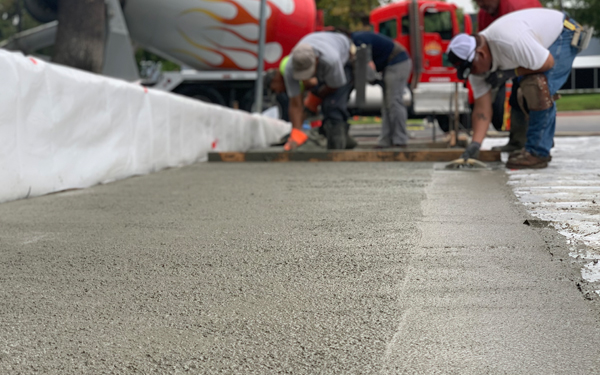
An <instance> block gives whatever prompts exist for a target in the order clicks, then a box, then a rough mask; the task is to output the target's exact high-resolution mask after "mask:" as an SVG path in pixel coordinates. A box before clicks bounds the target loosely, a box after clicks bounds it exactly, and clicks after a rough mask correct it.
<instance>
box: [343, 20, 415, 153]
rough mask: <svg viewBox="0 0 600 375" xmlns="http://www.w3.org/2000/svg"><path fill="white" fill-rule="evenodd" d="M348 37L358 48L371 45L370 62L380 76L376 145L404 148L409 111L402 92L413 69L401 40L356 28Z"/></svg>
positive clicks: (406, 139) (406, 138)
mask: <svg viewBox="0 0 600 375" xmlns="http://www.w3.org/2000/svg"><path fill="white" fill-rule="evenodd" d="M351 37H352V41H353V42H354V44H355V45H356V46H357V47H360V46H371V52H372V58H373V60H372V61H371V63H370V65H371V67H372V68H374V69H375V70H376V71H377V72H381V73H382V75H383V84H382V86H383V107H382V108H381V112H382V126H381V135H380V136H379V139H378V141H377V146H376V147H377V148H389V147H406V145H407V143H408V133H407V132H406V120H407V117H408V113H407V110H406V106H405V105H404V102H403V100H402V95H403V93H404V88H405V87H406V84H407V83H408V78H409V76H410V73H411V71H412V60H411V59H410V56H409V55H408V52H407V51H406V49H405V48H404V47H403V46H402V45H401V44H400V43H398V42H396V41H395V40H393V39H391V38H389V37H387V36H385V35H381V34H375V33H373V32H370V31H357V32H355V33H352V34H351Z"/></svg>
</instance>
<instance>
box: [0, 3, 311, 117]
mask: <svg viewBox="0 0 600 375" xmlns="http://www.w3.org/2000/svg"><path fill="white" fill-rule="evenodd" d="M57 3H58V0H24V4H25V7H26V9H27V10H28V11H29V13H30V14H31V15H32V16H33V17H34V18H35V19H37V20H38V21H40V22H44V24H43V25H42V26H40V27H38V28H36V29H32V30H27V31H25V32H23V33H21V35H17V36H15V37H13V38H12V39H11V40H9V41H7V42H5V43H4V44H3V45H2V47H4V48H8V49H13V50H21V51H23V52H25V53H33V52H34V51H35V50H37V49H40V48H43V47H46V46H50V45H52V44H54V41H55V39H56V30H57V28H58V23H57V21H56V18H57V12H56V10H57ZM106 6H107V18H108V20H107V25H106V30H107V32H106V34H107V40H106V47H105V53H104V56H105V57H104V69H103V72H102V73H103V74H106V75H109V76H113V77H117V78H123V79H127V80H130V81H133V80H136V79H137V78H138V75H137V72H138V69H137V66H136V63H135V60H134V51H133V48H131V42H133V43H134V45H136V46H139V47H142V48H143V49H145V50H147V51H150V52H152V53H154V54H156V55H159V56H161V57H163V58H165V59H167V60H170V61H173V62H176V63H178V64H180V65H181V66H182V70H181V71H180V72H165V73H164V74H161V75H156V76H154V79H153V80H147V81H146V82H144V84H146V85H150V86H153V87H155V88H158V89H161V90H165V91H172V92H176V93H179V94H182V95H186V96H190V97H195V98H198V99H201V100H204V101H207V102H212V103H215V104H220V105H225V106H230V107H238V108H240V109H244V110H250V109H251V107H252V104H253V102H254V91H253V89H254V84H255V81H256V77H257V76H256V69H257V65H258V38H259V6H260V1H258V0H178V1H172V0H106ZM318 15H319V13H318V12H317V10H316V6H315V2H314V0H268V1H267V8H266V26H267V28H266V45H265V55H264V60H265V69H268V68H271V67H277V66H278V65H279V62H280V60H281V59H282V58H283V57H284V56H286V55H287V54H289V53H290V51H291V49H292V48H293V47H294V45H295V44H296V43H297V42H298V41H299V40H300V38H302V37H303V36H304V35H306V34H308V33H310V32H313V31H315V30H317V29H318V28H319V24H321V25H322V22H318V20H317V18H318ZM321 16H322V14H321ZM321 19H322V17H321ZM149 75H150V76H152V74H149Z"/></svg>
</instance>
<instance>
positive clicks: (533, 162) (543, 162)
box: [506, 151, 549, 169]
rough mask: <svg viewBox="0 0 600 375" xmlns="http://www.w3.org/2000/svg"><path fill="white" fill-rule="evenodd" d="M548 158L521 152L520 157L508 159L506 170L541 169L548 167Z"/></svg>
mask: <svg viewBox="0 0 600 375" xmlns="http://www.w3.org/2000/svg"><path fill="white" fill-rule="evenodd" d="M548 159H549V157H539V156H535V155H532V154H530V153H529V151H523V152H522V153H521V154H520V155H518V156H515V157H512V158H509V159H508V161H507V162H506V168H509V169H527V168H531V169H541V168H546V167H547V166H548V161H549V160H548Z"/></svg>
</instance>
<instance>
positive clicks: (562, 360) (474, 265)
mask: <svg viewBox="0 0 600 375" xmlns="http://www.w3.org/2000/svg"><path fill="white" fill-rule="evenodd" d="M469 197H473V199H469ZM447 202H452V203H447ZM486 202H487V204H486ZM517 203H518V202H517V200H516V198H515V197H514V195H513V193H512V191H511V190H510V187H509V186H507V185H506V175H505V173H504V171H501V170H492V171H483V172H482V173H479V172H478V173H471V172H459V171H456V172H447V171H439V170H436V169H435V168H434V164H433V163H291V164H290V163H287V164H265V163H232V164H228V163H218V164H211V163H204V164H198V165H194V166H190V167H186V168H181V169H171V170H167V171H163V172H160V173H156V174H153V175H149V176H144V177H139V178H132V179H128V180H124V181H119V182H116V183H112V184H108V185H105V186H97V187H94V188H91V189H86V190H80V191H71V192H65V193H62V194H53V195H49V196H45V197H40V198H35V199H29V200H22V201H16V202H10V203H6V204H2V205H0V285H2V288H0V373H19V372H20V373H34V372H40V373H47V374H80V373H111V372H112V373H183V372H189V373H202V374H219V373H228V374H237V373H248V374H264V373H294V374H315V373H332V374H347V373H358V374H371V373H389V374H396V373H406V374H415V373H417V374H421V373H423V374H426V373H460V374H486V373H490V374H496V373H526V374H538V373H539V374H547V373H561V374H562V373H569V374H594V373H595V372H592V370H593V371H596V370H597V368H598V366H599V365H600V355H599V353H600V348H598V346H597V343H598V342H600V331H599V328H598V327H599V324H598V323H599V320H600V314H599V312H600V307H599V306H598V305H597V303H596V301H590V300H587V299H585V298H584V296H583V294H582V293H581V292H580V291H579V290H578V289H577V286H576V282H577V280H578V277H579V270H578V269H577V268H576V267H573V266H572V265H570V264H569V262H568V261H562V260H563V258H562V257H560V256H558V254H559V252H560V251H561V249H562V250H565V249H564V244H562V243H560V242H559V241H557V240H555V239H552V238H551V237H547V234H546V232H547V231H550V230H551V229H550V228H547V227H546V228H537V227H533V226H527V225H524V224H522V220H523V219H524V218H527V217H528V216H527V212H526V211H525V210H524V209H523V207H521V206H519V205H517ZM457 212H458V214H457Z"/></svg>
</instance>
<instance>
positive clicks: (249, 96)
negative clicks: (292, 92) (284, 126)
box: [240, 90, 289, 121]
mask: <svg viewBox="0 0 600 375" xmlns="http://www.w3.org/2000/svg"><path fill="white" fill-rule="evenodd" d="M288 103H289V100H288V97H287V95H286V94H285V93H282V94H277V95H276V97H275V100H272V97H265V98H264V101H263V110H266V109H268V108H270V107H272V106H277V107H278V108H279V118H280V119H282V120H284V121H289V116H288ZM240 109H241V110H244V111H246V112H252V111H253V110H254V90H248V92H247V93H246V94H245V95H244V97H243V98H242V101H241V102H240Z"/></svg>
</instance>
